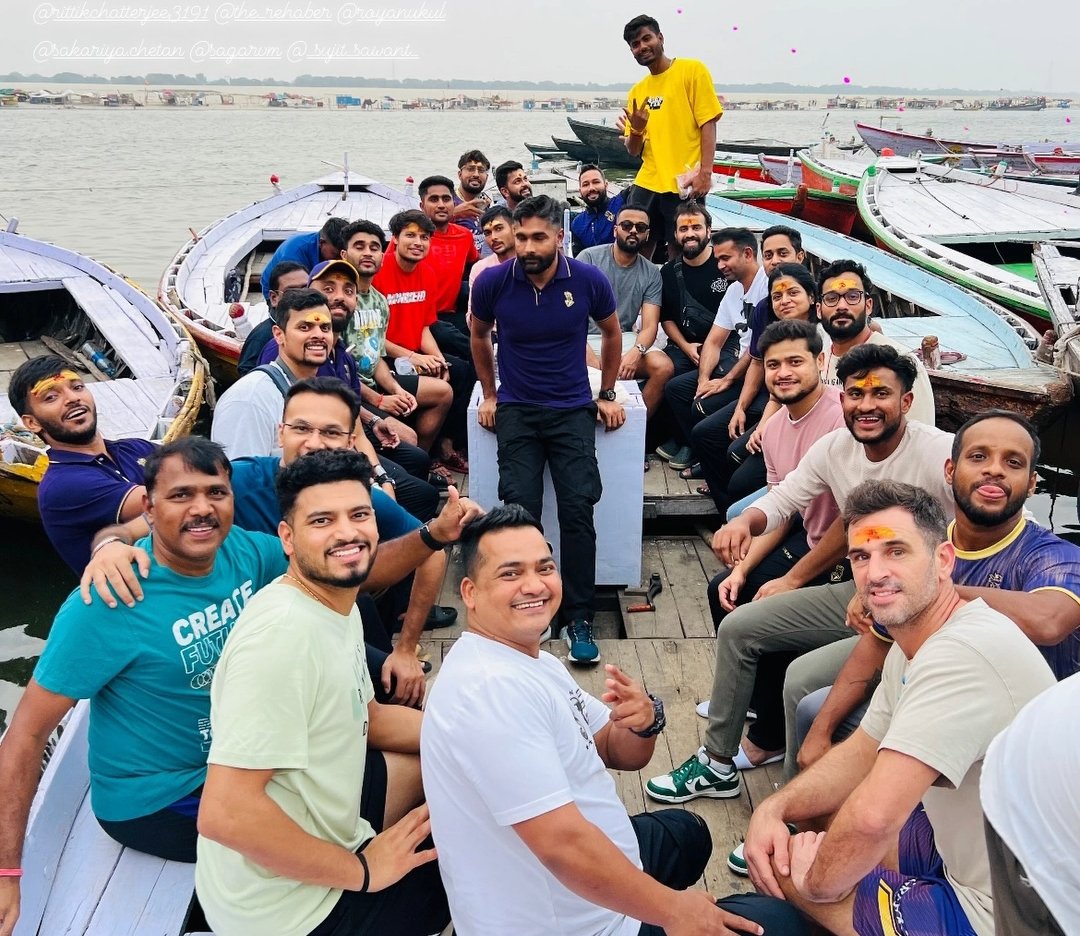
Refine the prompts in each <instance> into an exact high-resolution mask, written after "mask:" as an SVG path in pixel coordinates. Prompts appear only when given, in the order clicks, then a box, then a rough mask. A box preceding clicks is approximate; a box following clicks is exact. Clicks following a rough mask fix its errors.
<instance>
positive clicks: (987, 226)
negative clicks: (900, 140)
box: [858, 159, 1080, 319]
mask: <svg viewBox="0 0 1080 936" xmlns="http://www.w3.org/2000/svg"><path fill="white" fill-rule="evenodd" d="M858 203H859V214H860V215H861V217H862V220H863V222H864V223H865V224H866V226H867V227H868V228H869V229H870V232H871V234H872V235H873V237H874V239H875V241H877V243H878V244H879V245H881V246H882V247H884V248H886V249H887V250H891V251H892V252H893V253H896V254H898V255H899V256H902V257H904V258H905V259H907V260H910V261H911V262H913V263H917V264H918V265H919V266H923V267H925V268H926V269H928V270H931V271H932V272H934V273H936V274H937V275H939V276H942V277H944V278H945V279H950V280H952V281H953V282H956V283H959V284H960V285H962V286H965V287H967V288H969V289H973V290H975V291H976V292H979V293H982V294H983V295H985V296H987V297H989V298H990V299H993V300H995V301H996V302H1001V303H1003V304H1004V305H1006V306H1008V307H1009V308H1011V309H1014V310H1016V311H1017V312H1020V313H1022V314H1025V315H1028V316H1031V317H1034V318H1036V319H1046V318H1048V317H1049V312H1048V310H1047V307H1046V301H1045V300H1044V299H1043V297H1042V294H1041V293H1040V292H1039V288H1038V285H1037V284H1036V282H1035V272H1034V269H1033V268H1032V266H1031V251H1032V246H1033V245H1034V244H1035V243H1037V242H1039V241H1044V240H1057V239H1060V240H1075V239H1080V197H1077V196H1075V195H1072V194H1071V193H1069V192H1066V191H1064V190H1062V189H1059V188H1055V187H1054V186H1049V185H1033V184H1029V183H1024V182H1016V181H1013V180H1010V179H989V180H988V179H987V178H985V177H983V176H980V175H976V174H974V173H970V172H963V171H961V170H957V169H952V168H944V167H939V166H930V165H926V164H922V163H918V162H916V163H915V165H914V167H912V163H911V162H909V161H903V162H893V161H892V160H889V159H879V160H878V163H877V165H876V166H874V167H871V168H870V169H868V170H867V174H866V175H865V176H863V179H862V181H861V182H860V184H859V198H858Z"/></svg>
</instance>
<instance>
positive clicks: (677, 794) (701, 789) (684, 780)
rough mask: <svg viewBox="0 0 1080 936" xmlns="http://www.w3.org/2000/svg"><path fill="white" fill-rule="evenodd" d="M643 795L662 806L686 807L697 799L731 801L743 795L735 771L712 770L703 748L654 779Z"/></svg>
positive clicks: (647, 784) (648, 784)
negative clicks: (684, 805) (687, 803)
mask: <svg viewBox="0 0 1080 936" xmlns="http://www.w3.org/2000/svg"><path fill="white" fill-rule="evenodd" d="M645 792H646V793H647V794H648V795H649V797H650V798H651V799H654V800H659V801H660V802H661V803H686V802H689V801H690V800H692V799H697V798H698V797H699V796H708V797H712V798H713V799H730V798H731V797H733V796H738V795H739V794H740V793H741V792H742V783H741V781H740V780H739V772H738V771H737V770H736V769H735V768H734V767H732V768H731V773H730V774H729V773H718V772H717V771H716V770H714V769H713V768H712V767H711V766H710V759H709V755H708V754H707V753H706V752H705V748H704V747H700V748H698V750H697V753H696V754H694V755H693V756H692V757H690V758H689V759H688V760H687V761H686V763H684V764H683V765H682V766H681V767H677V768H675V770H673V771H672V772H671V773H669V774H661V775H660V776H659V777H653V778H652V780H650V781H649V782H648V783H646V784H645Z"/></svg>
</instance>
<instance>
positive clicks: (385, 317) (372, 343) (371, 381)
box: [345, 286, 390, 387]
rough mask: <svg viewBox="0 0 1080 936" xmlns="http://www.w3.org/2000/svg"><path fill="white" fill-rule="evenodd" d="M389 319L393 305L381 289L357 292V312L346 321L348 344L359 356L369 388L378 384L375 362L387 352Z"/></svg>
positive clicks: (360, 369)
mask: <svg viewBox="0 0 1080 936" xmlns="http://www.w3.org/2000/svg"><path fill="white" fill-rule="evenodd" d="M389 321H390V306H389V305H387V302H386V297H385V296H384V295H383V294H382V293H381V292H379V291H378V290H377V289H375V287H373V286H372V287H369V288H368V291H367V292H366V293H364V292H359V291H357V293H356V311H355V312H354V313H353V314H352V315H351V316H349V320H348V321H347V322H346V323H345V347H346V349H348V352H349V354H351V355H352V356H353V357H354V358H356V370H357V373H358V374H359V376H360V379H361V380H362V381H363V382H364V383H366V384H367V385H368V386H369V387H374V386H375V365H376V364H378V363H379V359H380V358H381V357H382V356H383V355H384V354H385V353H386V326H387V323H388V322H389Z"/></svg>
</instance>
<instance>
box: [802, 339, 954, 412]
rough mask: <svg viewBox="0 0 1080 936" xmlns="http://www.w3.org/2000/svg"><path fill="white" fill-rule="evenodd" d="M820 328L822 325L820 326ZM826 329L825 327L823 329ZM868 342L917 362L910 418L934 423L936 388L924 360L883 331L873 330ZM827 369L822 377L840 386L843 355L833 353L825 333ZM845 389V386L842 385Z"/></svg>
mask: <svg viewBox="0 0 1080 936" xmlns="http://www.w3.org/2000/svg"><path fill="white" fill-rule="evenodd" d="M819 328H820V326H819ZM821 331H824V329H821ZM866 344H877V345H888V346H889V347H890V348H895V349H896V350H897V351H899V352H900V353H901V354H906V355H907V356H908V357H910V358H911V360H913V361H914V362H915V384H914V386H913V387H912V388H911V409H909V410H908V413H907V417H908V419H916V420H918V421H919V422H921V423H925V424H926V425H927V426H932V425H934V420H935V417H936V413H937V410H936V407H935V405H934V388H933V387H931V386H930V376H929V374H927V373H926V368H925V367H924V366H923V362H922V361H920V360H919V359H918V358H917V357H915V355H914V354H912V353H911V352H910V351H908V349H907V348H905V347H904V346H903V345H902V344H900V342H899V341H894V340H893V339H892V338H890V337H889V336H888V335H883V334H881V332H876V331H872V332H870V337H869V338H867V339H866ZM824 347H825V370H824V371H823V372H822V375H821V379H822V380H823V381H824V382H825V383H827V384H829V385H831V386H837V387H840V381H839V380H837V379H836V365H837V364H838V363H839V361H840V358H842V357H843V355H842V354H841V355H839V356H837V355H835V354H833V353H832V339H831V338H829V337H828V334H827V333H826V335H825V342H824ZM840 389H841V390H843V389H844V388H843V387H840Z"/></svg>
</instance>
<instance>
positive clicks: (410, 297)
mask: <svg viewBox="0 0 1080 936" xmlns="http://www.w3.org/2000/svg"><path fill="white" fill-rule="evenodd" d="M426 299H427V290H426V289H417V290H414V291H413V292H398V293H387V294H386V301H387V303H388V304H390V305H398V304H400V303H402V302H424V301H425V300H426Z"/></svg>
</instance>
